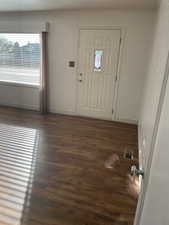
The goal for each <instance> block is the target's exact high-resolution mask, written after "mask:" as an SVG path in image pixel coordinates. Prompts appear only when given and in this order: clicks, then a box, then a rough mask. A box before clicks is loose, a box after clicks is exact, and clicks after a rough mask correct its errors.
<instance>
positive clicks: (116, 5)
mask: <svg viewBox="0 0 169 225" xmlns="http://www.w3.org/2000/svg"><path fill="white" fill-rule="evenodd" d="M158 1H159V0H0V11H32V10H57V9H90V8H91V9H99V8H105V9H106V8H109V9H110V8H111V9H153V8H156V7H157V2H158Z"/></svg>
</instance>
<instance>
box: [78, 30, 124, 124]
mask: <svg viewBox="0 0 169 225" xmlns="http://www.w3.org/2000/svg"><path fill="white" fill-rule="evenodd" d="M81 30H119V31H120V39H121V41H120V45H119V55H118V63H117V68H116V77H117V80H116V83H115V88H114V102H113V110H114V113H113V114H112V121H119V119H118V115H117V103H118V90H119V86H120V74H121V66H122V54H123V49H124V43H125V36H126V28H125V27H121V26H80V27H79V28H78V43H77V60H76V61H77V67H76V79H77V76H78V67H79V49H80V31H81ZM75 112H76V115H78V116H80V115H79V114H78V83H77V82H76V108H75Z"/></svg>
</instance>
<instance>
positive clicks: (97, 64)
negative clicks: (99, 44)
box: [94, 50, 103, 72]
mask: <svg viewBox="0 0 169 225" xmlns="http://www.w3.org/2000/svg"><path fill="white" fill-rule="evenodd" d="M102 58H103V50H95V54H94V72H101V71H102V66H103V65H102Z"/></svg>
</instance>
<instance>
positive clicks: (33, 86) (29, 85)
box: [0, 80, 40, 89]
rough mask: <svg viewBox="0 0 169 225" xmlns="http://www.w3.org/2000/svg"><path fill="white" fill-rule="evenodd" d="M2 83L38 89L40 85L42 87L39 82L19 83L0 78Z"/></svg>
mask: <svg viewBox="0 0 169 225" xmlns="http://www.w3.org/2000/svg"><path fill="white" fill-rule="evenodd" d="M0 85H5V86H14V87H27V88H37V89H39V87H40V85H39V84H31V83H19V82H15V81H3V80H0Z"/></svg>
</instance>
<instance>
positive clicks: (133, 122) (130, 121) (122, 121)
mask: <svg viewBox="0 0 169 225" xmlns="http://www.w3.org/2000/svg"><path fill="white" fill-rule="evenodd" d="M114 121H117V122H121V123H129V124H134V125H138V121H137V120H128V119H115V120H114Z"/></svg>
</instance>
